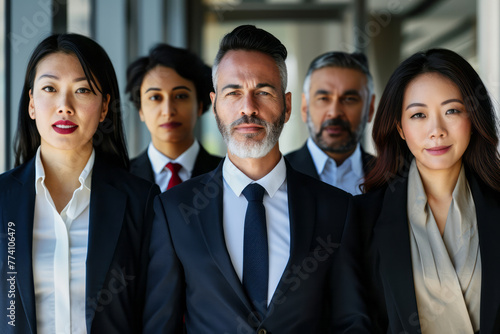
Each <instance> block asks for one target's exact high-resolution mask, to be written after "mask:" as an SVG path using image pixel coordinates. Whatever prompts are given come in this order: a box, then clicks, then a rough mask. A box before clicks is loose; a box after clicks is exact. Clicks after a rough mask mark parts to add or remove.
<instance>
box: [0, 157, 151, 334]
mask: <svg viewBox="0 0 500 334" xmlns="http://www.w3.org/2000/svg"><path fill="white" fill-rule="evenodd" d="M159 192H160V191H159V189H158V186H157V185H154V184H152V183H150V182H147V181H144V180H142V179H140V178H137V177H135V176H133V175H131V174H130V173H128V172H127V171H125V170H122V169H119V168H116V167H112V166H110V165H107V164H105V163H104V162H102V159H100V158H99V155H97V154H96V160H95V163H94V168H93V172H92V183H91V195H90V222H89V240H88V252H87V263H86V267H87V271H86V275H87V279H86V286H85V292H86V297H87V298H86V315H85V316H86V322H87V333H92V334H94V333H141V332H142V322H143V309H144V304H145V299H144V295H145V291H146V287H145V285H146V273H147V265H148V247H149V240H150V236H151V228H152V222H153V199H154V197H155V196H156V195H157V194H159ZM34 209H35V160H34V159H32V160H30V161H29V162H27V163H25V164H23V165H21V166H19V167H17V168H15V169H13V170H11V171H9V172H6V173H4V174H2V175H0V291H1V296H0V303H1V304H0V309H1V310H2V321H0V333H2V334H7V333H20V334H27V333H32V334H34V333H36V332H37V331H36V311H35V305H36V304H35V295H34V286H33V270H32V249H33V248H32V243H33V219H34ZM9 223H11V224H9ZM9 225H10V226H9ZM9 227H11V229H9ZM9 232H10V234H9ZM9 237H10V241H12V240H13V239H15V241H14V243H12V242H11V243H10V244H9ZM14 244H15V246H14V249H15V252H10V253H8V252H9V245H14ZM11 249H12V248H11ZM8 255H11V256H14V257H15V259H13V260H12V258H10V259H11V260H12V262H14V265H15V268H10V267H9V265H11V264H12V263H9V262H8ZM12 269H14V270H12ZM12 271H14V272H16V274H8V273H9V272H12ZM11 277H14V279H13V280H11V281H7V279H8V278H11ZM11 282H13V283H14V285H11V284H10V283H11ZM12 288H14V289H12ZM13 290H15V291H13ZM9 291H13V292H12V293H8V292H9ZM11 303H14V305H15V311H14V314H15V327H13V326H11V325H9V324H8V321H10V318H7V317H6V315H7V314H10V311H8V310H7V308H8V307H9V306H10V304H11ZM146 320H147V315H145V321H146Z"/></svg>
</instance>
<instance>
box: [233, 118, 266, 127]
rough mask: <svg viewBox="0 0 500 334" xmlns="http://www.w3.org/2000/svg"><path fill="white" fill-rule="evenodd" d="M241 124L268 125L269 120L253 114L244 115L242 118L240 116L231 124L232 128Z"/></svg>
mask: <svg viewBox="0 0 500 334" xmlns="http://www.w3.org/2000/svg"><path fill="white" fill-rule="evenodd" d="M241 124H257V125H260V126H266V125H267V122H266V121H264V120H262V119H260V118H258V117H257V116H254V115H251V116H248V115H243V116H241V117H240V118H238V119H237V120H236V121H234V122H232V123H231V124H230V125H229V126H230V128H231V129H233V128H234V127H236V126H238V125H241Z"/></svg>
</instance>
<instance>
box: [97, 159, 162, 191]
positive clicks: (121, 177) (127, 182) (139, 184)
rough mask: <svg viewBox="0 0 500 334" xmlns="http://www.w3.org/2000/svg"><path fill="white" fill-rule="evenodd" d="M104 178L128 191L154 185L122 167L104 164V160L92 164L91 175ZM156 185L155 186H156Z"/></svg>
mask: <svg viewBox="0 0 500 334" xmlns="http://www.w3.org/2000/svg"><path fill="white" fill-rule="evenodd" d="M94 176H96V177H98V178H99V179H100V178H105V179H106V180H107V183H108V184H111V185H113V186H114V187H115V188H117V189H121V190H127V191H130V192H132V193H133V192H139V191H144V190H149V189H151V188H153V187H154V186H156V185H155V184H153V183H152V182H149V181H147V180H145V179H143V178H141V177H139V176H137V175H134V174H133V173H131V172H129V171H127V170H126V169H123V168H118V167H114V166H111V165H109V164H106V163H105V162H98V161H97V159H96V164H95V165H94V172H93V175H92V177H94ZM156 187H157V186H156Z"/></svg>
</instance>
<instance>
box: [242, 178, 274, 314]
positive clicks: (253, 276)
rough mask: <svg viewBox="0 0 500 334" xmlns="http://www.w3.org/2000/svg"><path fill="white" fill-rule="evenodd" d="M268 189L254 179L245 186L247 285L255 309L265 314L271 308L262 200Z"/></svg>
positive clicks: (245, 272)
mask: <svg viewBox="0 0 500 334" xmlns="http://www.w3.org/2000/svg"><path fill="white" fill-rule="evenodd" d="M265 191H266V190H265V189H264V188H263V187H262V186H261V185H259V184H257V183H251V184H249V185H248V186H247V187H246V188H245V189H244V190H243V195H244V196H245V198H246V199H247V201H248V207H247V212H246V214H245V231H244V241H243V286H244V287H245V289H246V291H247V294H248V297H249V298H250V300H251V301H252V303H253V305H254V308H255V311H257V312H258V313H259V314H260V315H261V316H262V315H263V314H264V313H265V311H266V310H267V286H268V278H269V258H268V249H267V226H266V209H265V208H264V204H263V203H262V199H263V197H264V193H265Z"/></svg>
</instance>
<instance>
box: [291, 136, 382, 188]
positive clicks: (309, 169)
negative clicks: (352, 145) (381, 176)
mask: <svg viewBox="0 0 500 334" xmlns="http://www.w3.org/2000/svg"><path fill="white" fill-rule="evenodd" d="M285 157H286V158H287V159H288V161H289V162H290V164H291V165H292V167H293V168H295V169H296V170H297V171H299V172H301V173H303V174H306V175H309V176H311V177H314V178H315V179H318V180H319V175H318V171H317V170H316V166H315V165H314V161H313V159H312V156H311V152H309V149H308V148H307V142H306V143H305V144H304V145H303V146H302V147H301V148H299V149H298V150H296V151H293V152H290V153H288V154H287V155H286V156H285ZM374 158H375V157H374V156H373V155H371V154H369V153H366V152H365V151H364V150H363V148H362V147H361V160H362V161H363V171H364V172H365V175H366V174H368V172H369V171H370V170H371V169H372V168H373V163H374Z"/></svg>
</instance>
